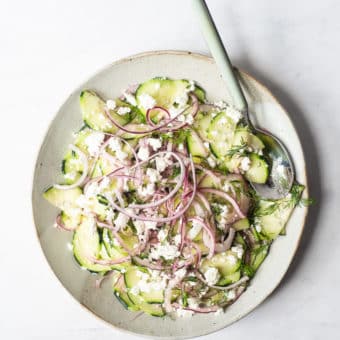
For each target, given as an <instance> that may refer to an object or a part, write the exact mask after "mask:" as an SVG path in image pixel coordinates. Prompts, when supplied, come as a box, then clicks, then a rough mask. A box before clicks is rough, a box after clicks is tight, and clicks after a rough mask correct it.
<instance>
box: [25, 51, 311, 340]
mask: <svg viewBox="0 0 340 340" xmlns="http://www.w3.org/2000/svg"><path fill="white" fill-rule="evenodd" d="M157 55H178V56H187V57H193V58H195V59H200V60H203V61H205V62H209V63H211V64H215V61H214V59H213V57H211V56H209V55H208V54H204V53H198V52H191V51H187V50H174V49H169V50H150V51H145V52H140V53H137V54H133V55H130V56H127V57H123V58H120V59H117V60H115V61H113V62H111V63H109V64H106V65H105V66H103V67H100V68H99V69H97V70H95V71H94V72H93V73H91V74H90V75H89V76H87V78H86V79H85V80H83V81H82V82H81V83H80V84H79V85H78V86H76V87H75V89H74V90H73V91H72V92H71V94H70V95H69V96H68V97H67V98H66V99H64V100H63V101H62V103H61V104H59V105H58V109H57V111H56V112H55V113H54V115H53V118H52V119H51V121H50V122H49V123H48V125H47V127H46V130H45V131H46V132H45V133H44V134H43V136H42V140H41V142H40V143H39V145H38V147H37V150H36V152H35V163H34V167H33V171H32V173H31V182H30V183H31V188H30V193H31V195H30V197H31V199H30V200H31V213H32V219H33V223H32V225H33V228H34V234H35V236H36V237H35V241H37V242H38V244H39V247H40V249H41V253H42V255H43V258H44V261H45V263H47V265H48V268H49V269H50V271H51V272H52V273H53V275H54V277H55V278H56V279H57V281H58V282H59V284H60V285H61V286H62V287H63V289H64V290H65V291H66V292H67V293H68V295H69V296H70V297H71V298H72V299H73V300H74V301H76V302H77V304H79V305H80V306H81V307H83V308H84V309H85V310H86V311H87V312H89V313H90V314H91V315H93V316H95V318H96V319H97V320H99V321H101V322H103V323H104V324H106V325H108V326H110V327H112V328H113V329H115V330H119V331H120V332H124V333H127V334H130V335H138V336H141V337H144V338H152V339H175V338H176V339H188V338H192V337H191V336H180V337H178V336H156V335H147V334H143V333H138V332H134V331H131V330H128V329H125V328H122V327H119V326H117V325H114V324H112V323H110V322H109V321H107V320H105V319H103V318H102V317H100V316H99V315H97V314H96V313H95V312H94V311H92V310H91V309H90V308H89V307H87V306H86V305H85V304H84V303H83V302H82V301H79V300H78V299H77V298H76V297H75V296H73V294H72V293H71V292H70V291H69V290H68V289H67V288H66V287H65V285H64V284H63V282H62V281H61V280H60V279H59V278H58V276H57V274H56V272H55V271H54V270H53V268H52V265H51V264H50V262H49V261H48V258H47V256H46V255H45V252H44V249H43V246H42V244H41V240H40V236H39V233H38V229H37V223H36V218H35V213H34V207H33V206H34V202H33V197H34V187H35V180H36V171H37V168H38V165H39V164H38V159H39V156H40V153H41V151H42V149H43V146H44V143H45V140H46V138H47V137H48V134H49V132H50V130H51V128H52V125H53V123H54V121H55V120H56V118H57V116H58V114H59V112H60V109H61V108H62V106H63V105H64V104H65V103H66V101H67V100H68V99H69V97H70V96H71V95H72V94H73V93H74V92H75V91H76V90H77V89H79V88H81V86H82V85H83V84H84V83H85V82H86V81H88V80H89V79H92V78H93V77H95V76H96V75H98V74H99V73H102V72H105V71H106V70H107V69H109V68H111V67H113V66H115V65H120V64H124V63H128V62H131V61H132V60H135V59H139V58H145V57H148V56H157ZM236 68H237V69H238V70H239V71H240V73H241V74H242V75H243V76H246V77H247V78H249V79H251V80H252V81H254V82H255V83H257V84H258V85H259V86H260V87H262V89H263V90H264V91H265V92H266V94H267V95H268V96H269V97H271V99H272V100H273V101H274V102H275V103H276V105H278V106H279V107H280V108H281V110H282V112H283V113H284V115H285V116H286V118H287V119H288V120H289V122H290V124H291V126H292V128H293V130H294V133H295V134H296V136H297V138H298V141H299V143H300V146H301V151H302V160H303V169H302V173H303V176H304V178H305V183H304V186H305V189H304V195H306V196H307V197H308V194H309V186H308V176H307V170H306V157H305V153H304V150H303V145H302V143H301V140H300V136H299V134H298V131H297V129H296V127H295V125H294V122H293V120H292V119H291V117H290V114H289V112H287V110H286V109H285V108H284V106H283V105H282V104H281V103H280V101H279V100H278V99H277V98H276V97H275V96H274V95H273V93H272V92H271V91H270V90H269V88H268V87H267V86H266V85H264V84H263V83H262V82H261V81H259V80H258V79H256V78H255V77H254V76H252V75H251V74H249V73H248V72H247V71H245V70H243V69H242V68H239V67H236ZM308 212H309V207H308V206H307V207H304V214H303V216H302V218H303V220H302V222H303V223H302V226H301V231H300V234H299V236H298V240H297V242H296V246H295V248H294V249H293V251H292V252H291V255H290V259H289V264H288V266H287V268H286V269H285V270H284V271H283V273H282V275H281V276H280V277H279V279H278V280H277V283H276V284H275V285H274V287H273V288H272V289H271V290H269V291H268V292H267V293H266V294H265V296H264V297H263V298H262V300H261V301H260V302H259V303H257V304H256V305H255V306H252V307H251V308H250V309H249V310H247V311H246V312H245V313H243V314H242V315H238V316H237V317H235V318H234V320H232V321H231V322H229V323H228V324H227V325H224V326H221V327H219V328H218V329H214V330H212V331H209V330H207V331H205V332H203V333H201V334H200V335H197V336H194V337H199V336H204V335H208V334H212V333H215V332H218V331H221V330H223V329H225V328H227V327H229V326H231V325H232V324H234V323H235V322H237V321H239V320H240V319H242V318H244V317H245V316H247V315H248V314H249V313H251V312H252V311H254V310H255V309H256V308H257V307H258V306H260V305H261V304H262V303H263V302H264V301H265V300H266V299H267V298H268V297H269V296H270V295H271V294H272V293H273V292H274V291H275V290H276V289H277V288H278V287H279V285H280V283H281V282H282V280H283V278H284V277H285V276H286V274H287V272H288V270H289V268H290V266H291V264H292V262H293V259H294V257H295V255H296V253H297V250H298V248H299V246H300V244H301V239H302V236H303V234H304V230H305V227H306V221H307V216H308Z"/></svg>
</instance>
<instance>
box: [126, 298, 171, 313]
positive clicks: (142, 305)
mask: <svg viewBox="0 0 340 340" xmlns="http://www.w3.org/2000/svg"><path fill="white" fill-rule="evenodd" d="M128 296H129V298H130V300H131V301H132V302H133V303H134V304H135V306H137V307H138V308H139V309H140V310H142V311H143V312H145V313H147V314H150V315H152V316H158V317H161V316H164V315H165V312H164V310H163V308H162V306H161V305H160V304H155V303H147V302H145V300H144V299H143V298H142V297H141V296H139V295H134V294H131V293H128Z"/></svg>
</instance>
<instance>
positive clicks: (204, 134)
mask: <svg viewBox="0 0 340 340" xmlns="http://www.w3.org/2000/svg"><path fill="white" fill-rule="evenodd" d="M212 119H213V118H212V116H211V114H209V113H208V114H205V113H203V112H200V113H199V114H198V115H197V116H196V117H195V122H194V128H195V129H196V131H197V132H198V134H199V136H200V137H201V138H202V139H203V140H205V141H209V138H208V130H209V126H210V123H211V120H212Z"/></svg>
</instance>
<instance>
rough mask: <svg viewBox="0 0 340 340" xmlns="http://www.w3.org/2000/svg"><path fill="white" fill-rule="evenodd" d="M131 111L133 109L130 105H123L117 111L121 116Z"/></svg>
mask: <svg viewBox="0 0 340 340" xmlns="http://www.w3.org/2000/svg"><path fill="white" fill-rule="evenodd" d="M130 111H131V109H130V108H129V107H126V106H121V107H120V108H119V109H118V110H117V113H118V114H119V115H120V116H124V115H126V114H127V113H129V112H130Z"/></svg>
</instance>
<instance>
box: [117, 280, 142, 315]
mask: <svg viewBox="0 0 340 340" xmlns="http://www.w3.org/2000/svg"><path fill="white" fill-rule="evenodd" d="M113 293H114V295H115V296H116V298H117V299H118V301H119V302H120V303H121V304H122V305H123V306H124V307H125V308H126V309H128V310H131V311H138V310H139V308H138V307H137V306H136V305H135V304H134V303H133V302H132V301H131V299H130V298H129V295H128V294H127V289H126V286H125V283H124V277H123V276H121V277H120V278H119V279H118V280H117V282H116V283H115V284H114V285H113Z"/></svg>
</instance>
